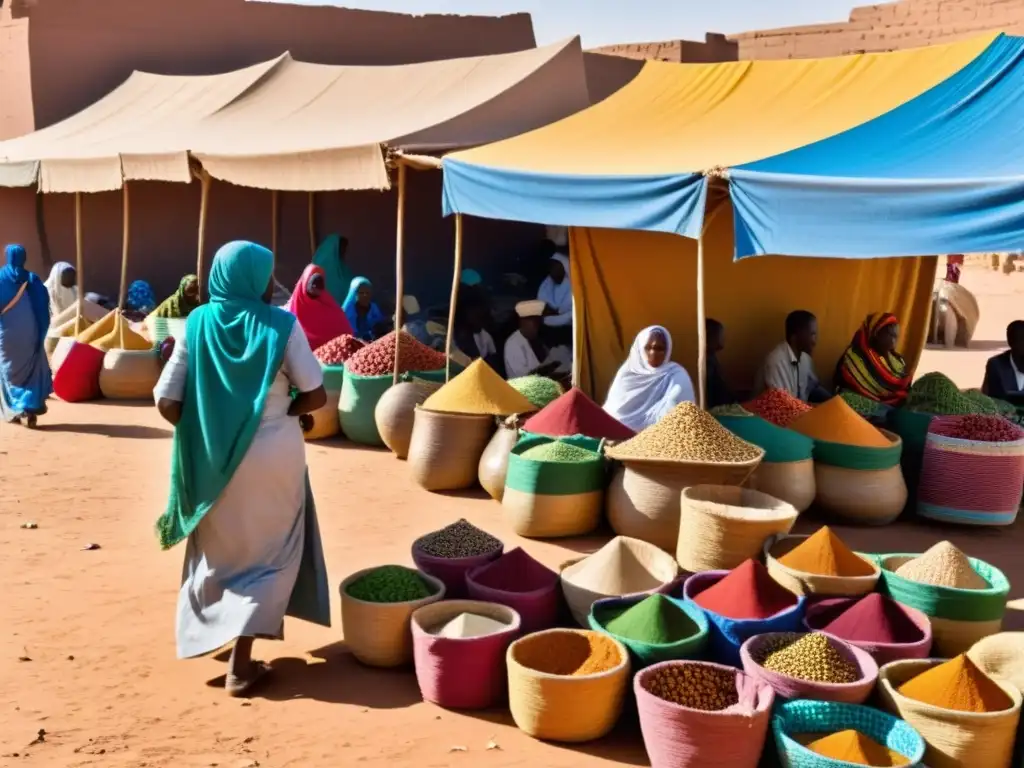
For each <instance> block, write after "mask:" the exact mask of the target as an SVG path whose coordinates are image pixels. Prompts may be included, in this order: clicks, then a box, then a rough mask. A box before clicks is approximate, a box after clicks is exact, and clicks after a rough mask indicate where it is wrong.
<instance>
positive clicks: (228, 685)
mask: <svg viewBox="0 0 1024 768" xmlns="http://www.w3.org/2000/svg"><path fill="white" fill-rule="evenodd" d="M271 671H272V670H271V667H270V665H269V664H267V663H266V662H262V661H254V662H252V672H251V673H250V674H249V675H247V676H246V677H236V676H235V675H232V674H230V673H229V674H228V675H227V676H226V677H225V678H224V689H225V690H226V691H227V692H228V696H230V697H232V698H235V699H238V698H245V697H246V696H249V695H250V694H251V693H252V692H253V690H254V689H255V688H256V687H257V686H258V685H259V684H260V683H262V682H264V681H265V680H266V678H267V675H269V674H270V672H271Z"/></svg>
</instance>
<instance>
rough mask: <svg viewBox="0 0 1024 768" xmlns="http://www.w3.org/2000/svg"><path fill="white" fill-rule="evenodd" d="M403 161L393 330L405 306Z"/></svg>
mask: <svg viewBox="0 0 1024 768" xmlns="http://www.w3.org/2000/svg"><path fill="white" fill-rule="evenodd" d="M404 298H405V163H401V162H400V163H399V164H398V221H397V224H396V226H395V332H396V333H397V332H400V331H401V330H402V315H403V314H404V312H403V310H404V309H405V307H403V306H402V300H403V299H404ZM401 349H402V345H401V344H400V343H398V344H395V375H394V380H393V383H394V384H397V383H398V371H399V368H398V355H399V352H400V350H401Z"/></svg>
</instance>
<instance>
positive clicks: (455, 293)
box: [444, 213, 462, 381]
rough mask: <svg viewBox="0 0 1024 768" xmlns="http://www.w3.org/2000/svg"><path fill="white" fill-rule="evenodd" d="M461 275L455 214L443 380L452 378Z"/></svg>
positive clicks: (459, 220) (458, 216) (459, 219)
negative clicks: (456, 310)
mask: <svg viewBox="0 0 1024 768" xmlns="http://www.w3.org/2000/svg"><path fill="white" fill-rule="evenodd" d="M461 277H462V214H461V213H456V214H455V274H454V275H452V299H451V304H450V306H449V307H448V332H447V334H446V336H445V340H444V354H445V358H446V359H445V363H444V380H445V381H451V378H452V337H453V336H454V335H455V305H456V304H457V303H458V301H459V283H460V282H461Z"/></svg>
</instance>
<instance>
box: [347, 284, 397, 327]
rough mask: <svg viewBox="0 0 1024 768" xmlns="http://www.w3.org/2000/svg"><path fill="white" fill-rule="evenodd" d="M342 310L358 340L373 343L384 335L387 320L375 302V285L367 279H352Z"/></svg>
mask: <svg viewBox="0 0 1024 768" xmlns="http://www.w3.org/2000/svg"><path fill="white" fill-rule="evenodd" d="M341 308H342V309H343V310H345V316H346V317H348V322H349V324H350V325H351V326H352V330H353V331H355V334H356V337H357V338H360V339H362V340H363V341H373V340H374V339H376V338H378V337H379V336H381V335H383V334H382V333H381V331H383V330H384V328H383V323H384V322H385V321H386V319H387V318H385V317H384V313H383V312H381V311H380V307H378V306H377V302H375V301H374V300H373V284H372V283H371V282H370V281H369V280H368V279H367V278H365V277H354V278H352V283H351V285H349V289H348V295H347V296H346V297H345V302H344V303H343V304H342V305H341ZM385 332H386V331H385Z"/></svg>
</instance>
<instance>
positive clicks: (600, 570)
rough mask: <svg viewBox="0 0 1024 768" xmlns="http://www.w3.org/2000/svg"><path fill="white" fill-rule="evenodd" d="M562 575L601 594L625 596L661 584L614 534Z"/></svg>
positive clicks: (651, 588)
mask: <svg viewBox="0 0 1024 768" xmlns="http://www.w3.org/2000/svg"><path fill="white" fill-rule="evenodd" d="M562 578H563V579H566V580H568V581H569V582H570V583H571V584H574V585H575V586H577V587H581V588H583V589H586V590H589V591H591V592H597V593H599V594H602V595H628V594H630V593H632V592H647V591H649V590H653V589H657V588H658V587H660V586H662V584H663V583H664V582H663V581H661V580H660V579H659V578H658V577H657V576H656V575H655V574H653V573H651V570H650V568H648V566H647V564H646V563H644V562H643V561H641V560H640V558H639V557H637V554H636V552H634V551H633V550H632V549H631V548H630V547H629V545H628V544H627V543H626V541H625V540H624V539H623V538H622V537H621V536H616V537H615V538H614V539H612V540H611V541H609V542H608V543H607V544H605V545H604V546H603V547H601V548H600V549H599V550H597V552H595V553H594V554H592V555H589V556H587V557H586V558H585V559H584V560H582V561H581V562H580V563H578V564H576V565H574V566H571V570H569V569H566V571H564V572H563V574H562Z"/></svg>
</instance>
